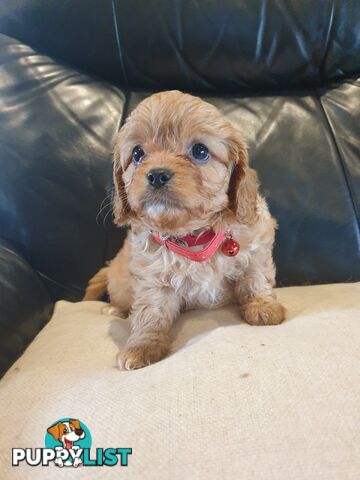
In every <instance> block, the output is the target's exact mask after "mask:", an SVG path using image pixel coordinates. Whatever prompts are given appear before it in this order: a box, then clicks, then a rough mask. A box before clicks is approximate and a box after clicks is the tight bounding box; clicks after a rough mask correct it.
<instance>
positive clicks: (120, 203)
mask: <svg viewBox="0 0 360 480" xmlns="http://www.w3.org/2000/svg"><path fill="white" fill-rule="evenodd" d="M121 142H122V135H121V132H120V134H119V135H118V138H117V141H116V144H115V149H114V156H113V163H114V171H113V178H114V185H115V196H114V201H113V212H114V219H115V223H117V224H118V225H126V224H127V223H128V221H129V218H130V216H129V214H130V206H129V203H128V200H127V195H126V190H125V185H124V181H123V178H122V176H123V173H124V172H123V169H122V166H121V162H120V154H121Z"/></svg>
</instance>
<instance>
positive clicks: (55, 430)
mask: <svg viewBox="0 0 360 480" xmlns="http://www.w3.org/2000/svg"><path fill="white" fill-rule="evenodd" d="M61 426H62V423H61V422H58V423H55V425H53V426H52V427H49V428H48V429H47V431H48V432H49V433H50V435H52V436H53V437H54V438H55V440H60V438H61V429H60V427H61Z"/></svg>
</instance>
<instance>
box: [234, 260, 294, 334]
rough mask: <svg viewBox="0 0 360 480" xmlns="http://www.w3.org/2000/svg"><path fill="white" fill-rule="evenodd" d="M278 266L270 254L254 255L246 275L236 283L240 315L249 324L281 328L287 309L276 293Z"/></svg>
mask: <svg viewBox="0 0 360 480" xmlns="http://www.w3.org/2000/svg"><path fill="white" fill-rule="evenodd" d="M274 284H275V267H274V264H273V261H272V256H271V251H270V252H266V251H265V252H264V251H261V252H259V253H257V254H253V256H252V259H251V261H250V264H249V267H248V269H247V270H246V273H245V275H244V276H243V277H242V278H240V279H239V280H238V281H237V282H236V284H235V297H236V299H237V300H238V302H239V304H240V314H241V316H242V318H243V319H244V320H245V321H246V322H247V323H249V324H250V325H278V324H279V323H281V322H282V321H283V320H284V319H285V314H286V310H285V308H284V307H283V306H282V305H281V304H280V303H279V302H278V301H277V300H276V295H275V293H274V292H273V286H274Z"/></svg>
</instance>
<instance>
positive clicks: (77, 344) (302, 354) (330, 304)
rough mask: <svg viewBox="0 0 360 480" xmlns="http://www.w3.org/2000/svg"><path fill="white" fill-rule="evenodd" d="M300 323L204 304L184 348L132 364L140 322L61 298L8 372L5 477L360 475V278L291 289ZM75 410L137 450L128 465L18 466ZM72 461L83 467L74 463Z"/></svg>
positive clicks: (1, 401) (97, 435)
mask: <svg viewBox="0 0 360 480" xmlns="http://www.w3.org/2000/svg"><path fill="white" fill-rule="evenodd" d="M278 297H279V299H280V300H281V302H283V304H284V305H285V306H286V307H287V309H288V320H287V321H286V322H285V323H284V324H283V325H280V326H275V327H251V326H249V325H246V324H244V323H242V322H240V321H239V319H238V315H237V312H236V310H235V309H234V308H232V307H229V308H226V309H221V310H217V311H192V312H188V313H187V314H185V315H183V316H182V318H181V319H180V320H179V321H178V322H177V325H176V327H175V329H174V335H175V339H174V343H173V353H172V354H171V355H170V356H169V357H168V358H166V359H165V360H163V361H162V362H160V363H158V364H155V365H153V366H150V367H147V368H144V369H142V370H137V371H132V372H120V371H119V370H118V369H117V368H115V360H114V357H115V354H116V352H117V350H118V347H117V345H116V344H115V343H117V344H120V345H123V344H124V342H125V340H126V338H127V336H128V332H129V326H128V322H127V320H116V319H115V318H114V317H110V316H106V315H102V314H101V308H102V306H103V305H104V304H103V303H101V302H84V303H75V304H72V303H67V302H64V301H62V302H59V303H58V304H57V305H56V309H55V313H54V316H53V318H52V320H51V321H50V322H49V324H48V325H47V326H46V327H45V328H44V329H43V331H42V332H40V334H39V335H38V336H37V338H36V339H35V341H34V342H33V343H32V344H31V345H30V347H29V348H28V349H27V350H26V352H25V353H24V355H23V356H22V357H21V358H20V359H19V360H18V361H17V362H16V364H15V365H14V366H13V367H12V368H11V370H10V371H9V373H8V374H7V375H6V376H5V377H4V378H3V380H2V381H1V383H0V425H1V428H0V447H1V451H0V478H1V480H11V479H21V480H27V479H29V480H32V479H36V480H38V479H46V480H49V479H50V480H52V479H55V478H56V480H57V479H63V478H66V479H70V478H71V479H74V478H76V479H78V478H79V479H86V480H89V479H101V480H102V479H115V478H116V479H121V478H123V479H130V480H131V479H136V480H142V479H146V480H151V479H154V480H155V479H156V480H163V479H164V480H168V479H171V480H173V479H175V480H177V479H178V480H188V479H189V480H190V479H197V480H202V479H204V480H212V479H214V480H215V479H216V480H222V479H234V480H239V479H245V480H258V479H264V480H265V479H266V480H306V479H314V480H347V479H354V480H355V479H358V478H360V477H359V475H360V434H359V432H360V388H359V387H360V378H359V372H360V368H359V367H360V365H359V358H360V348H359V347H360V284H341V285H322V286H316V287H312V286H311V287H293V288H283V289H279V290H278ZM61 417H73V418H78V419H80V420H81V421H82V422H84V423H85V424H86V425H87V426H88V427H89V429H90V431H91V434H92V437H93V447H103V448H106V447H132V448H133V454H132V456H131V457H129V466H128V467H120V466H116V467H112V468H111V467H79V468H78V469H74V468H72V467H68V468H63V469H59V468H58V467H55V466H54V465H51V466H49V467H48V468H45V467H41V466H39V467H29V466H26V465H23V464H21V465H20V466H19V467H11V448H12V447H36V446H37V447H43V446H44V435H45V432H46V428H47V427H48V426H50V424H52V423H53V422H54V421H55V420H57V419H59V418H61ZM69 469H71V472H69Z"/></svg>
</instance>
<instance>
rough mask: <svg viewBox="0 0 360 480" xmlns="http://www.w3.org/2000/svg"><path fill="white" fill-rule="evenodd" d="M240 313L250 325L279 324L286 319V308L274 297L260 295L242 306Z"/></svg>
mask: <svg viewBox="0 0 360 480" xmlns="http://www.w3.org/2000/svg"><path fill="white" fill-rule="evenodd" d="M240 314H241V316H242V318H243V319H244V320H245V322H247V323H248V324H249V325H278V324H279V323H281V322H283V321H284V320H285V314H286V310H285V308H284V307H283V306H282V305H281V304H280V303H279V302H277V301H276V300H274V299H273V298H271V297H262V296H260V295H258V296H256V297H254V298H252V299H251V301H250V302H248V303H246V304H244V305H241V306H240Z"/></svg>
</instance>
